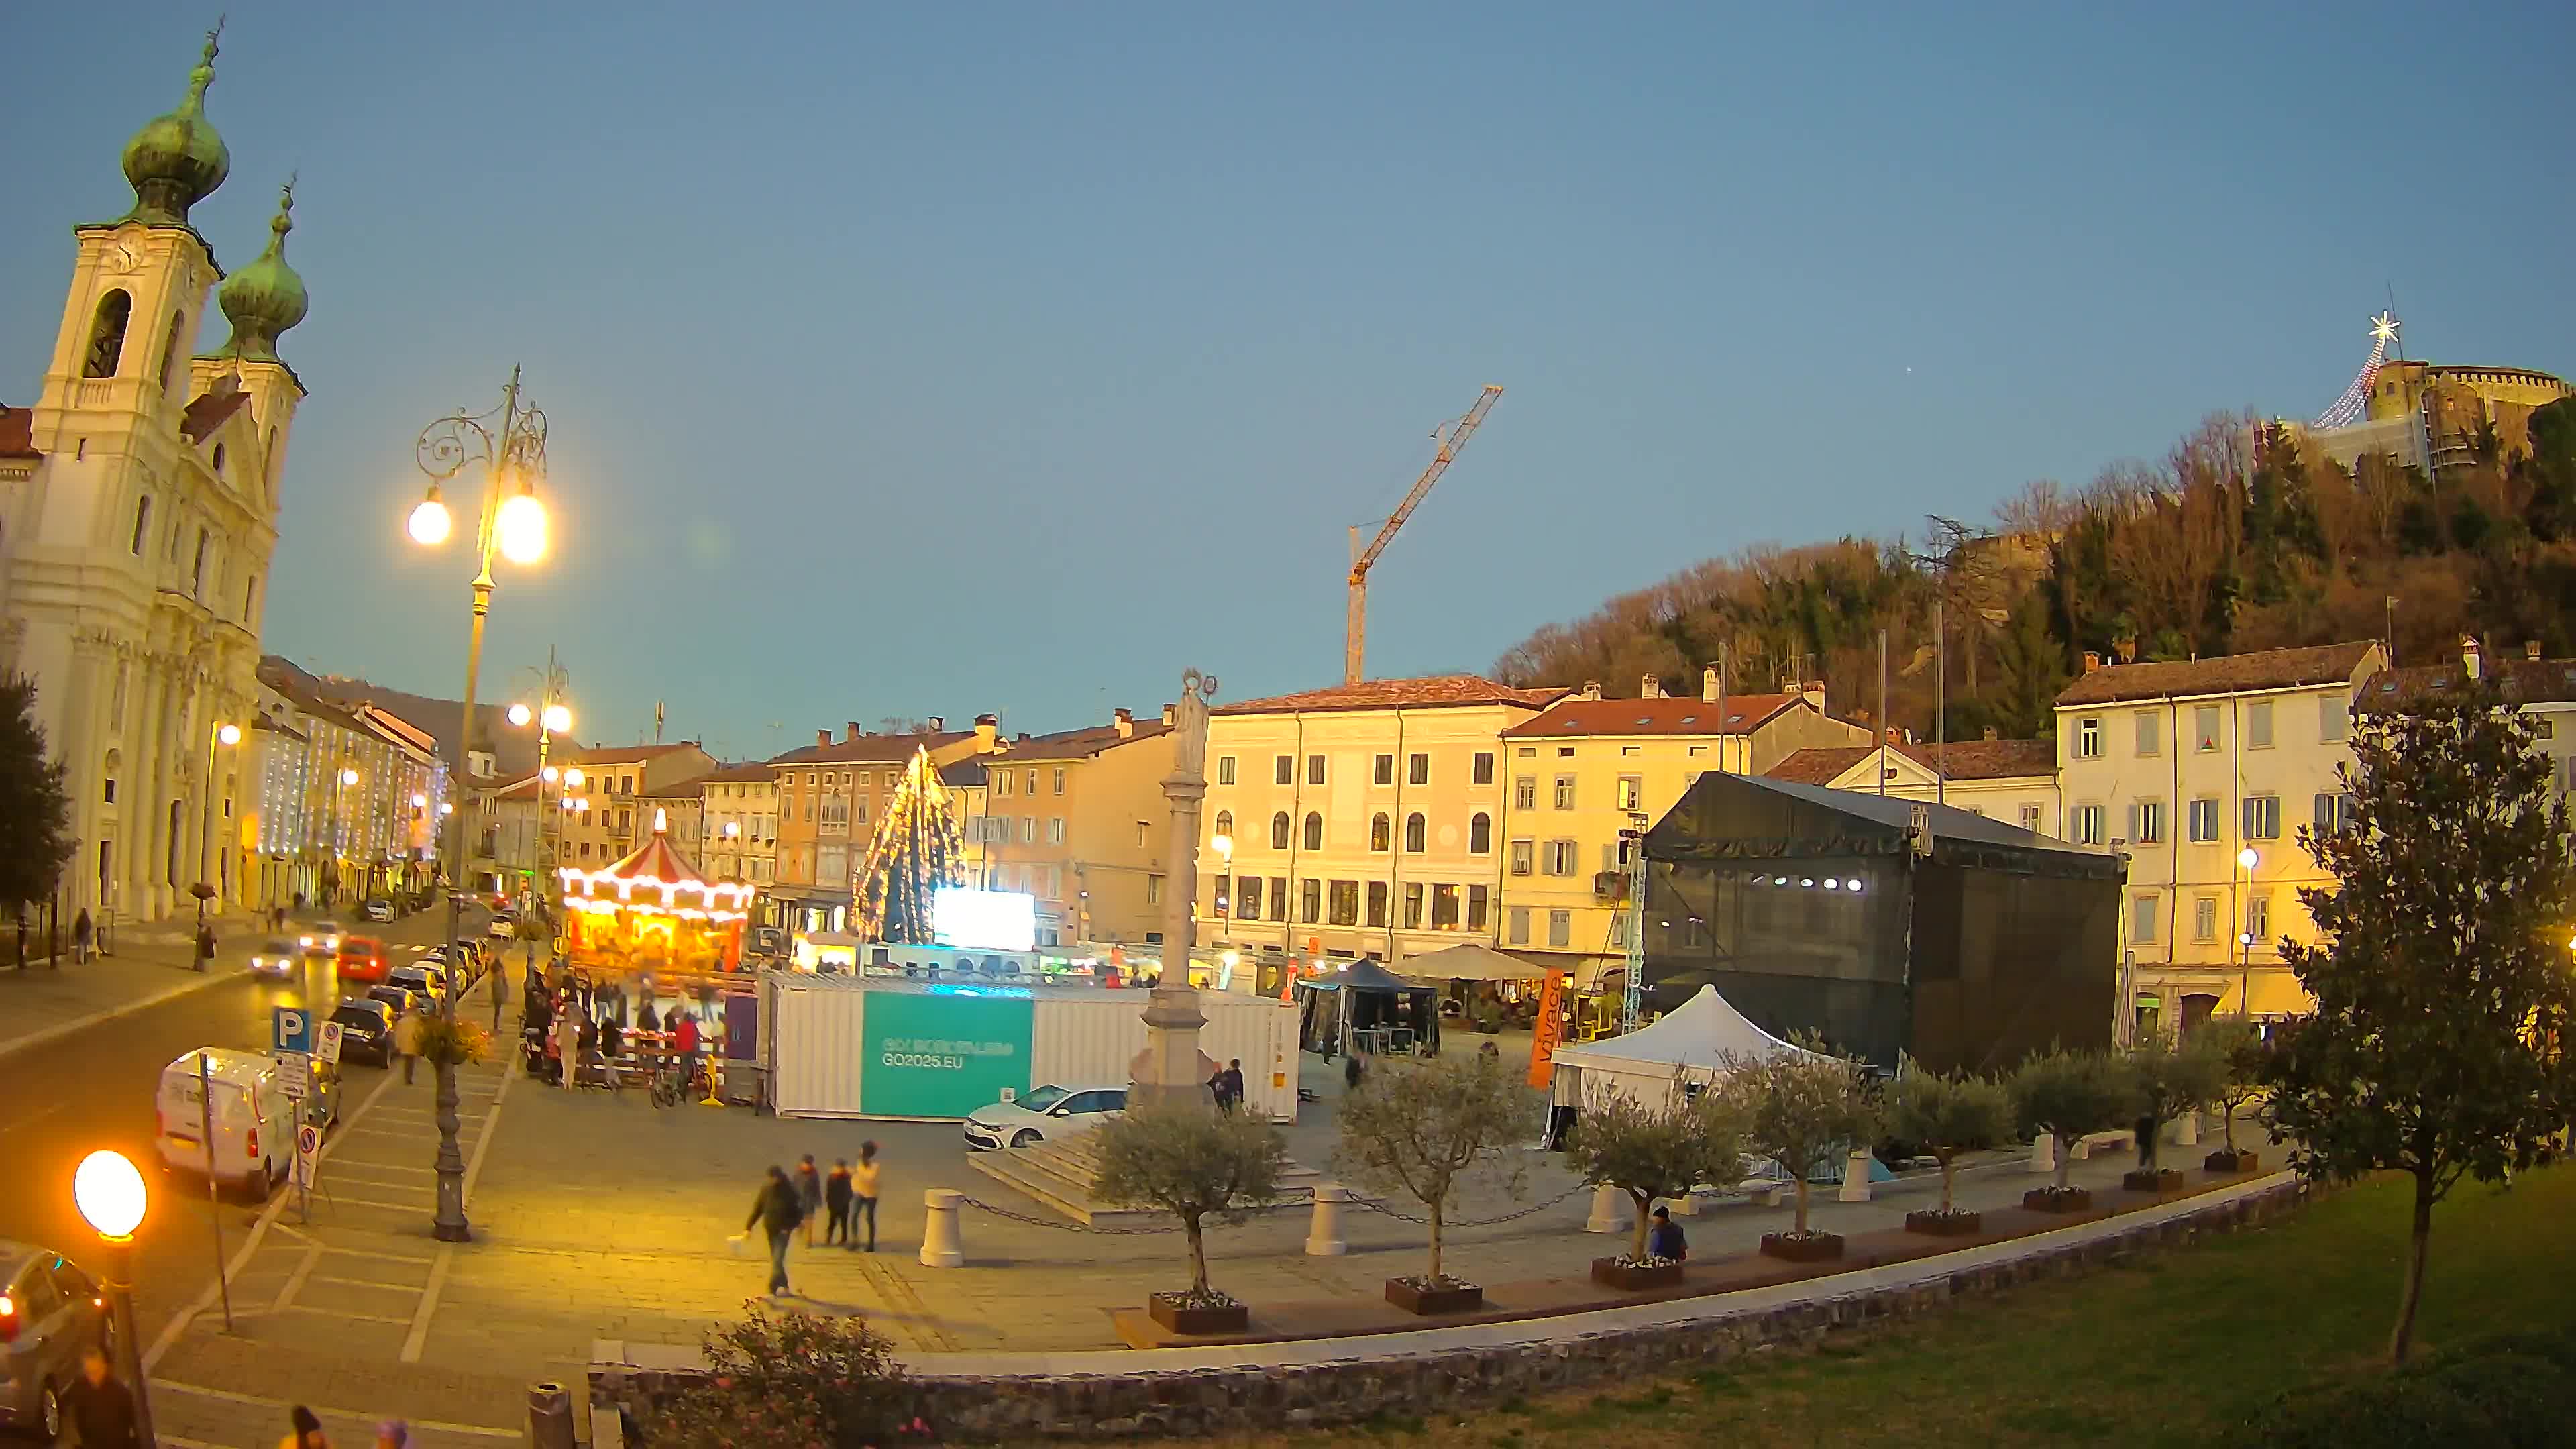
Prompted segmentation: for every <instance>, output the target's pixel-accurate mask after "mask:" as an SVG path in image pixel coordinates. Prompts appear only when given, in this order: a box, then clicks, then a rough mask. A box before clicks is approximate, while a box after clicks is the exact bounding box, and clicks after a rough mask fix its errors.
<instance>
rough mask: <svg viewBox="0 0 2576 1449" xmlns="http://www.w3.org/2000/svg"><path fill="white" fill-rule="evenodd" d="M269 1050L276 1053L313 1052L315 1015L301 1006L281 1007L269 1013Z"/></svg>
mask: <svg viewBox="0 0 2576 1449" xmlns="http://www.w3.org/2000/svg"><path fill="white" fill-rule="evenodd" d="M268 1024H269V1049H270V1050H272V1051H276V1052H298V1053H307V1054H309V1053H310V1052H311V1051H312V1050H313V1013H312V1012H310V1011H307V1010H305V1009H304V1008H303V1007H301V1006H280V1007H275V1008H272V1009H271V1010H270V1012H269V1018H268Z"/></svg>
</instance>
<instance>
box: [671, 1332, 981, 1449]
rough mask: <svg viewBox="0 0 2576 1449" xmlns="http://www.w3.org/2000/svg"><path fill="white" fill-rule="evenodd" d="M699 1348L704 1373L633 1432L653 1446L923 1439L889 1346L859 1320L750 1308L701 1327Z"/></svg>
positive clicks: (713, 1448) (735, 1448) (683, 1448)
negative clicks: (737, 1317)
mask: <svg viewBox="0 0 2576 1449" xmlns="http://www.w3.org/2000/svg"><path fill="white" fill-rule="evenodd" d="M702 1347H703V1351H704V1352H705V1354H706V1361H707V1372H706V1373H705V1374H703V1375H691V1376H689V1377H687V1378H685V1379H683V1380H681V1381H680V1382H681V1387H680V1391H679V1392H678V1393H676V1394H673V1395H671V1396H670V1397H668V1398H667V1399H664V1400H662V1401H660V1402H659V1403H658V1405H656V1406H655V1408H654V1409H652V1410H651V1411H649V1412H648V1418H647V1420H646V1422H645V1423H644V1424H642V1425H639V1426H638V1427H639V1428H642V1429H644V1430H645V1431H646V1432H647V1433H648V1434H649V1435H650V1436H651V1442H652V1444H653V1445H654V1446H655V1449H743V1446H746V1445H807V1444H886V1443H890V1442H894V1441H900V1440H903V1439H907V1438H910V1439H916V1440H927V1439H929V1438H930V1437H931V1434H930V1426H929V1425H927V1424H925V1423H923V1422H922V1421H921V1419H920V1418H919V1417H918V1416H917V1415H916V1414H915V1412H914V1409H913V1404H912V1387H911V1385H909V1384H907V1383H906V1382H905V1381H904V1376H903V1366H902V1365H901V1364H899V1363H897V1362H896V1361H895V1356H894V1343H893V1341H892V1340H890V1339H888V1338H887V1337H886V1336H885V1335H883V1334H881V1333H879V1332H877V1331H876V1330H875V1329H873V1328H870V1327H869V1326H868V1325H867V1321H866V1320H865V1319H862V1318H857V1317H848V1318H844V1317H840V1316H838V1315H827V1314H812V1313H801V1312H795V1311H789V1312H786V1313H776V1314H773V1313H771V1312H769V1311H767V1310H766V1309H763V1308H760V1307H757V1306H755V1307H754V1308H753V1309H752V1310H751V1316H750V1318H748V1319H747V1320H745V1321H743V1322H741V1323H736V1324H732V1325H729V1326H727V1327H724V1328H720V1329H711V1330H709V1331H708V1332H707V1335H706V1337H705V1339H704V1341H703V1345H702Z"/></svg>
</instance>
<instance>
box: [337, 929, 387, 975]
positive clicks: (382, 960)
mask: <svg viewBox="0 0 2576 1449" xmlns="http://www.w3.org/2000/svg"><path fill="white" fill-rule="evenodd" d="M391 969H393V963H392V962H391V961H390V960H388V959H387V958H386V956H385V943H384V942H382V941H379V940H377V939H376V938H375V937H373V936H343V937H341V938H340V979H341V980H343V981H363V982H365V983H367V984H368V985H371V986H372V985H374V984H376V983H377V982H380V981H382V980H384V979H385V973H386V972H387V971H390V970H391Z"/></svg>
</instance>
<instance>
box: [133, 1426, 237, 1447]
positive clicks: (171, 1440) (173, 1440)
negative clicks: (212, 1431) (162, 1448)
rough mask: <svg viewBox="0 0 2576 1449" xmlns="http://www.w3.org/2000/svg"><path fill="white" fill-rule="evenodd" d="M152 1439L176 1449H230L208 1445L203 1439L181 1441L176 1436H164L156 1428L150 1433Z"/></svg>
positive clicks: (224, 1445)
mask: <svg viewBox="0 0 2576 1449" xmlns="http://www.w3.org/2000/svg"><path fill="white" fill-rule="evenodd" d="M152 1437H153V1439H154V1440H155V1441H156V1442H158V1443H162V1444H170V1445H175V1446H177V1449H232V1446H231V1445H229V1444H209V1443H207V1442H206V1441H205V1440H203V1439H182V1438H180V1437H179V1436H178V1435H176V1434H164V1433H162V1432H161V1431H160V1430H159V1429H157V1428H156V1429H154V1430H153V1431H152Z"/></svg>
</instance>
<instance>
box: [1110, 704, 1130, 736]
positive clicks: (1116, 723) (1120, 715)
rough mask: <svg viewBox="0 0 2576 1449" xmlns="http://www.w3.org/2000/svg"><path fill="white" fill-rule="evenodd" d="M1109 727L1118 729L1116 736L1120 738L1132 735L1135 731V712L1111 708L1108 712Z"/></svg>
mask: <svg viewBox="0 0 2576 1449" xmlns="http://www.w3.org/2000/svg"><path fill="white" fill-rule="evenodd" d="M1109 727H1110V728H1111V729H1114V730H1116V731H1118V738H1120V739H1122V740H1123V739H1126V738H1128V737H1129V736H1131V735H1133V734H1135V733H1136V714H1135V711H1133V710H1125V709H1113V710H1111V711H1110V712H1109Z"/></svg>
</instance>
